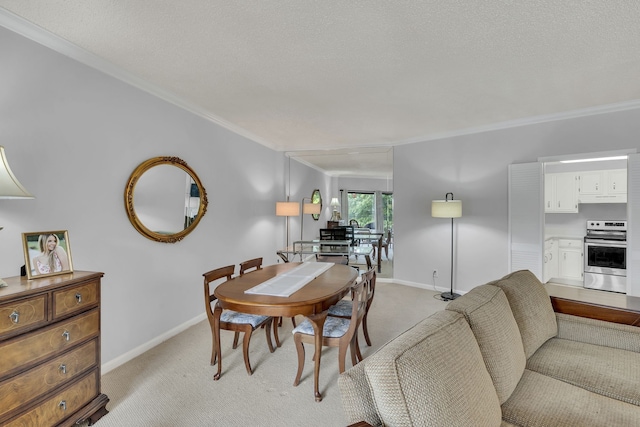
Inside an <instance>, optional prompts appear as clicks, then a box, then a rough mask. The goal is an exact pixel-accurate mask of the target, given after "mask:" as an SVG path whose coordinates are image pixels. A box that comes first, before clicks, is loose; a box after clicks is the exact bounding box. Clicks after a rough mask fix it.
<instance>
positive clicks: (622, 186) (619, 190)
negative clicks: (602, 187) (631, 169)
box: [607, 169, 627, 195]
mask: <svg viewBox="0 0 640 427" xmlns="http://www.w3.org/2000/svg"><path fill="white" fill-rule="evenodd" d="M607 177H608V182H607V191H608V193H609V194H625V195H626V194H627V170H626V169H616V170H610V171H608V172H607Z"/></svg>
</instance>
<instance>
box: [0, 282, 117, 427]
mask: <svg viewBox="0 0 640 427" xmlns="http://www.w3.org/2000/svg"><path fill="white" fill-rule="evenodd" d="M102 276H103V273H95V272H89V271H76V272H73V273H67V274H62V275H56V276H49V277H45V278H41V279H33V280H27V278H26V277H9V278H5V281H6V282H7V284H8V287H4V288H0V425H2V426H11V427H14V426H15V427H17V426H21V427H22V426H43V427H44V426H71V425H74V424H77V423H82V422H84V421H88V423H89V425H91V424H93V423H95V422H96V421H97V420H98V419H100V417H102V416H103V415H105V414H106V413H107V412H108V411H107V409H106V405H107V402H109V398H108V397H107V396H106V395H105V394H102V393H101V392H100V280H101V278H102Z"/></svg>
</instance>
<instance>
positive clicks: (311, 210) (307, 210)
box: [302, 203, 320, 215]
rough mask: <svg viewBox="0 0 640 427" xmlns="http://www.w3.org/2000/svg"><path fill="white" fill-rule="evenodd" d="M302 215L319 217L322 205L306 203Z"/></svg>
mask: <svg viewBox="0 0 640 427" xmlns="http://www.w3.org/2000/svg"><path fill="white" fill-rule="evenodd" d="M302 213H304V214H308V215H319V214H320V204H319V203H305V204H304V205H303V206H302Z"/></svg>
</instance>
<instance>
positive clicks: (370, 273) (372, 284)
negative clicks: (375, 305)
mask: <svg viewBox="0 0 640 427" xmlns="http://www.w3.org/2000/svg"><path fill="white" fill-rule="evenodd" d="M376 276H377V275H376V269H375V268H370V269H369V270H367V271H366V272H365V273H363V274H362V281H363V282H365V283H367V311H369V307H371V303H372V302H373V296H374V295H375V293H376Z"/></svg>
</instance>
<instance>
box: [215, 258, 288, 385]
mask: <svg viewBox="0 0 640 427" xmlns="http://www.w3.org/2000/svg"><path fill="white" fill-rule="evenodd" d="M234 270H235V266H234V265H228V266H226V267H221V268H217V269H215V270H211V271H208V272H206V273H204V274H203V276H204V301H205V306H206V310H207V317H208V318H209V324H210V326H211V337H212V350H211V365H215V364H216V362H217V359H218V354H217V353H216V346H215V343H216V337H217V336H219V334H220V330H227V331H234V332H236V333H239V332H244V336H243V338H242V353H243V356H244V366H245V368H246V369H247V373H248V374H249V375H251V374H252V373H253V371H252V370H251V363H250V361H249V341H250V340H251V334H252V333H253V331H255V330H256V329H258V328H259V327H261V326H262V325H264V326H265V328H264V329H265V331H266V335H267V345H268V346H269V351H270V352H271V353H273V352H274V351H275V349H274V347H273V344H272V342H271V323H272V322H273V318H272V317H269V316H259V315H254V314H245V313H238V312H236V311H233V310H224V311H223V312H222V314H221V315H220V323H219V328H218V329H217V328H216V327H215V320H214V315H213V311H214V307H213V304H214V303H215V302H216V297H215V295H213V293H212V287H211V283H212V282H215V281H217V280H220V279H226V280H231V279H232V277H233V272H234ZM276 343H277V344H278V346H280V342H279V340H278V339H277V338H276ZM236 347H237V342H236V341H235V340H234V344H233V348H234V349H235V348H236Z"/></svg>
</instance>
